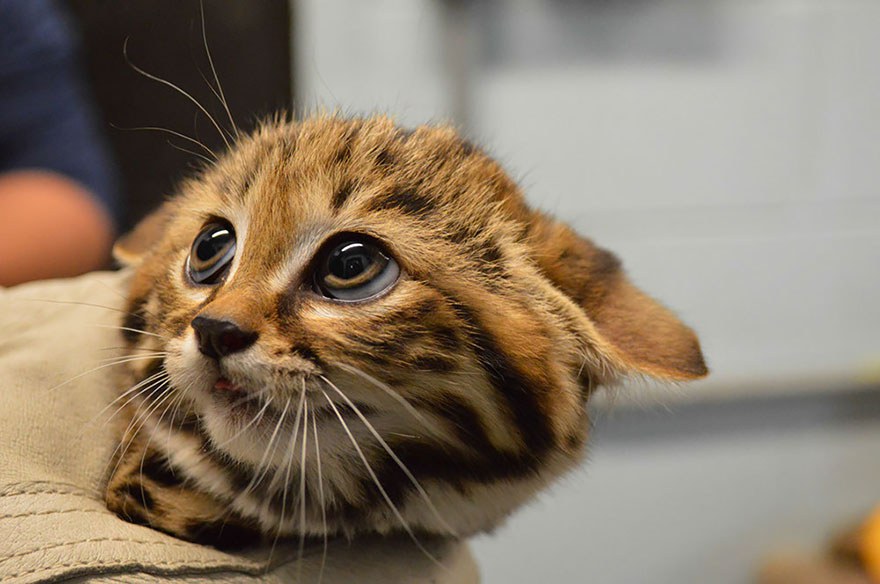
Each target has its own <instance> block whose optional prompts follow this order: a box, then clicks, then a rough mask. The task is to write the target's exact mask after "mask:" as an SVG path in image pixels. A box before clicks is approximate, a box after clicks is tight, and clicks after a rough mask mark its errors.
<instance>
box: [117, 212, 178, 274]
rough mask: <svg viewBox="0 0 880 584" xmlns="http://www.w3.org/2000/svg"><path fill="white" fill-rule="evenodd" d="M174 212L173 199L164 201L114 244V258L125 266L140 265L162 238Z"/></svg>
mask: <svg viewBox="0 0 880 584" xmlns="http://www.w3.org/2000/svg"><path fill="white" fill-rule="evenodd" d="M173 213H174V202H173V201H166V202H165V203H162V205H160V206H159V207H158V208H156V209H155V210H153V211H152V212H151V213H150V214H149V215H147V216H146V217H145V218H143V219H142V220H141V221H140V223H138V224H137V225H135V227H134V229H132V230H131V231H129V232H128V233H126V234H125V235H123V236H122V237H120V238H119V239H117V240H116V243H115V244H113V259H115V260H116V261H117V262H119V263H120V264H122V265H123V266H129V267H134V266H139V265H140V264H141V262H142V261H143V259H144V257H145V256H146V255H147V254H148V253H149V251H150V250H151V249H153V246H155V245H156V244H157V243H159V240H161V239H162V236H163V235H164V233H165V228H166V226H167V225H168V222H169V220H170V219H171V216H172V215H173Z"/></svg>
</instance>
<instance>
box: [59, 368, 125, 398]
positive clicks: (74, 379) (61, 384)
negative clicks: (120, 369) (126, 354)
mask: <svg viewBox="0 0 880 584" xmlns="http://www.w3.org/2000/svg"><path fill="white" fill-rule="evenodd" d="M127 362H128V361H122V362H117V363H105V364H104V365H99V366H98V367H94V368H92V369H89V370H88V371H83V372H82V373H79V374H77V375H74V376H73V377H71V378H70V379H68V380H67V381H63V382H61V383H59V384H58V385H56V386H54V387H50V388H49V389H47V390H46V393H51V392H53V391H57V390H58V389H61V388H62V387H64V386H65V385H67V384H68V383H73V382H74V381H76V380H77V379H79V378H81V377H85V376H86V375H89V374H90V373H95V372H96V371H100V370H101V369H106V368H107V367H116V366H117V365H124V364H125V363H127Z"/></svg>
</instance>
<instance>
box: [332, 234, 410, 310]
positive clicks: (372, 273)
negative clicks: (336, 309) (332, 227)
mask: <svg viewBox="0 0 880 584" xmlns="http://www.w3.org/2000/svg"><path fill="white" fill-rule="evenodd" d="M399 276H400V267H399V266H398V265H397V262H396V261H394V258H392V257H391V256H390V255H389V254H388V253H386V252H385V250H384V249H383V248H382V247H381V246H380V245H379V243H378V242H376V241H375V240H374V239H372V238H371V237H367V236H364V235H357V234H343V235H341V236H339V237H337V238H334V240H333V241H331V242H330V243H329V244H328V245H325V246H324V248H323V249H322V251H321V252H320V253H319V254H318V265H317V269H316V271H315V289H316V291H317V292H319V293H320V294H321V295H322V296H325V297H327V298H332V299H333V300H342V301H347V302H354V301H358V300H367V299H369V298H372V297H374V296H378V295H379V294H381V293H382V292H385V291H386V290H388V289H389V288H391V286H393V285H394V283H395V282H397V279H398V277H399Z"/></svg>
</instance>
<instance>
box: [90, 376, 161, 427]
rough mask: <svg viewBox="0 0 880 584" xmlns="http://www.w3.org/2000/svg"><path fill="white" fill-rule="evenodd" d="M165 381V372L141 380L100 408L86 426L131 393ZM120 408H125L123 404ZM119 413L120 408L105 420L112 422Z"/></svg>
mask: <svg viewBox="0 0 880 584" xmlns="http://www.w3.org/2000/svg"><path fill="white" fill-rule="evenodd" d="M166 379H168V374H167V373H166V372H165V371H159V372H158V373H154V374H153V375H150V376H149V377H147V378H146V379H143V380H142V381H140V382H138V383H137V384H135V385H133V386H132V387H130V388H128V389H126V390H125V391H124V392H122V393H121V394H119V395H118V396H116V398H114V399H113V401H111V402H110V403H109V404H107V405H106V406H104V407H103V408H101V411H100V412H98V413H97V414H96V415H95V416H93V417H92V419H91V420H89V422H88V424H91V423H92V422H94V421H95V420H97V419H98V418H99V417H101V416H102V415H103V414H104V412H106V411H107V410H109V409H110V408H111V407H113V404H115V403H117V402H118V401H119V400H121V399H125V397H126V396H128V395H130V394H131V393H132V392H133V391H137V390H138V389H140V388H142V387H144V386H151V385H152V384H153V382H157V383H161V382H163V381H165V380H166ZM122 407H125V405H124V404H123V406H122ZM120 411H121V408H120V409H119V410H116V411H115V412H113V415H112V416H110V417H109V418H108V419H107V421H110V420H112V419H113V418H114V417H115V416H116V414H117V413H119V412H120ZM105 424H106V422H105Z"/></svg>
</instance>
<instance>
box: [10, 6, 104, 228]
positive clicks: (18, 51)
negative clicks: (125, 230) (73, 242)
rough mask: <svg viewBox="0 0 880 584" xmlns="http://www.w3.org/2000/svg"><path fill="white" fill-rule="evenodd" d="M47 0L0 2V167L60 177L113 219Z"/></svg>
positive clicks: (73, 66)
mask: <svg viewBox="0 0 880 584" xmlns="http://www.w3.org/2000/svg"><path fill="white" fill-rule="evenodd" d="M80 73H81V72H80V67H79V63H78V61H77V54H76V44H75V42H74V37H73V35H72V34H71V31H70V30H69V29H68V28H67V22H66V21H65V20H64V18H63V15H62V14H60V13H59V12H58V9H57V7H56V6H55V5H54V4H53V2H52V0H0V172H7V171H10V170H23V169H44V170H51V171H55V172H58V173H60V174H64V175H66V176H68V177H69V178H72V179H73V180H76V181H77V182H79V183H81V184H83V185H84V186H85V187H86V188H88V190H89V191H90V192H92V193H93V194H94V195H95V196H96V197H97V198H98V199H99V201H100V202H101V203H102V204H103V205H104V207H105V208H106V209H107V210H108V211H109V212H110V214H111V216H112V217H114V218H116V217H117V216H118V211H119V209H118V206H117V199H116V180H115V179H116V177H115V173H114V171H113V167H112V165H111V163H110V157H109V156H108V152H107V149H106V145H105V144H104V142H103V139H102V137H101V135H100V133H99V132H98V131H97V125H96V124H97V115H96V111H95V109H94V106H93V105H92V103H91V102H90V101H89V99H88V93H87V90H86V87H85V84H84V81H83V79H82V78H81V75H80Z"/></svg>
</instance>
